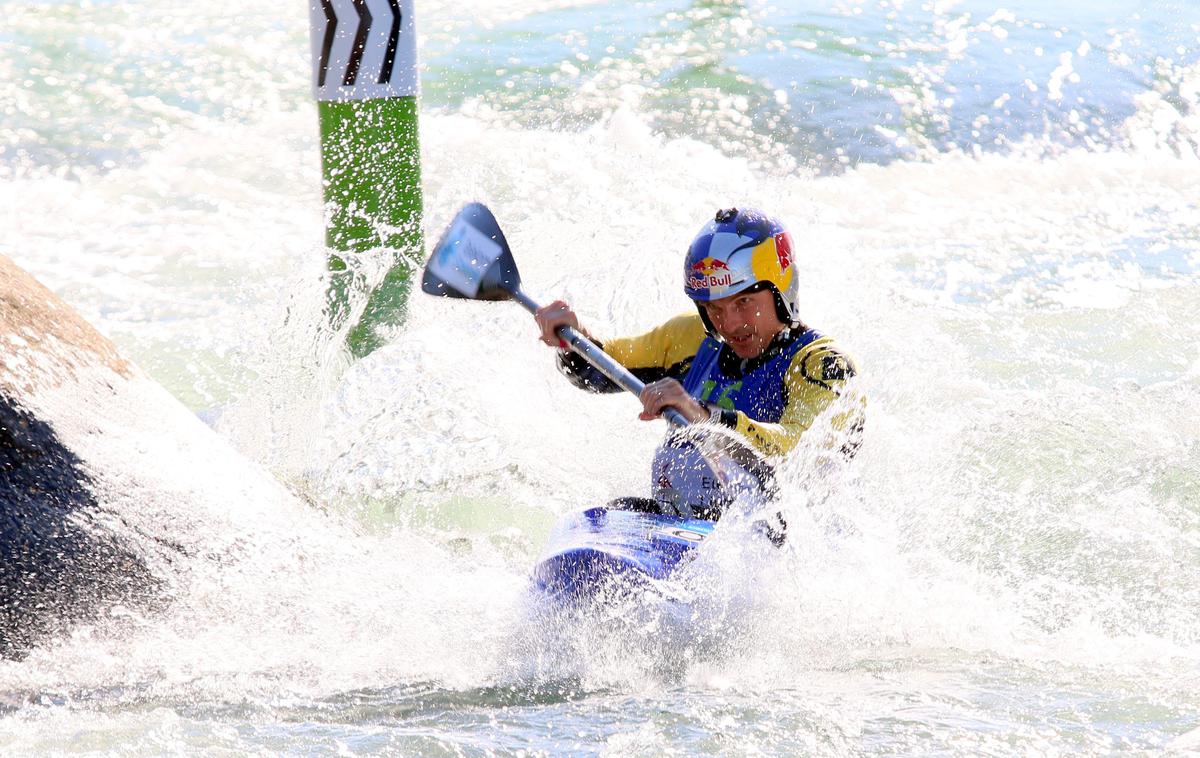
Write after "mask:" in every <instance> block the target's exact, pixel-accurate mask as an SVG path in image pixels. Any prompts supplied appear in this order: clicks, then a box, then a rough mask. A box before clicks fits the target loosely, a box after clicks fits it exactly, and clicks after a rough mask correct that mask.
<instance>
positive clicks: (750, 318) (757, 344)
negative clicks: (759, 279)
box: [701, 289, 786, 358]
mask: <svg viewBox="0 0 1200 758" xmlns="http://www.w3.org/2000/svg"><path fill="white" fill-rule="evenodd" d="M701 306H702V307H703V308H704V311H705V313H707V314H708V320H709V321H711V322H712V325H713V328H714V329H716V330H717V333H718V334H720V335H721V337H722V338H723V339H724V340H725V342H726V343H728V344H729V347H730V348H731V349H732V350H733V352H735V353H737V356H738V357H739V358H754V357H756V356H758V355H761V354H762V352H763V351H764V350H766V349H767V346H768V345H770V344H771V340H773V339H774V338H775V335H776V334H779V332H780V331H782V330H783V328H784V327H785V326H786V324H784V323H783V322H782V321H780V320H779V315H778V314H777V313H776V312H775V295H774V293H772V292H771V290H769V289H765V290H759V291H758V292H750V293H746V292H739V293H738V294H736V295H730V296H729V297H723V298H720V299H718V300H712V301H710V302H707V303H701Z"/></svg>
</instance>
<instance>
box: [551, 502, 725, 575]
mask: <svg viewBox="0 0 1200 758" xmlns="http://www.w3.org/2000/svg"><path fill="white" fill-rule="evenodd" d="M714 526H715V524H714V523H713V522H712V521H705V520H701V519H691V518H683V517H681V516H667V515H663V514H659V513H645V512H641V511H632V510H622V509H617V508H610V507H597V508H589V509H588V510H585V511H581V512H578V513H573V514H571V515H569V516H566V517H564V518H563V519H562V520H560V521H559V522H558V524H556V525H555V528H554V530H553V531H552V532H551V534H550V538H549V540H548V541H547V545H546V549H545V551H544V552H543V554H542V557H541V558H540V559H538V562H537V565H536V566H534V569H533V580H534V583H535V584H536V585H537V587H538V588H539V589H540V590H542V591H543V592H546V593H548V594H550V595H553V596H555V597H560V598H564V597H565V598H585V597H590V596H592V595H594V594H596V593H597V592H599V591H601V590H602V589H603V588H606V587H612V586H614V585H617V586H622V587H627V588H633V587H637V586H640V585H644V584H646V583H648V582H649V581H652V580H662V579H666V578H668V577H669V576H670V575H671V573H672V572H673V571H674V570H675V569H676V568H677V567H679V566H680V565H682V564H684V563H686V562H687V561H688V560H689V559H690V558H691V557H693V552H694V551H695V549H696V548H697V547H699V546H700V545H701V544H703V543H704V541H705V540H706V539H707V538H708V537H709V535H710V534H711V533H712V530H713V527H714Z"/></svg>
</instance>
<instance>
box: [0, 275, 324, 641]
mask: <svg viewBox="0 0 1200 758" xmlns="http://www.w3.org/2000/svg"><path fill="white" fill-rule="evenodd" d="M316 517H317V514H315V513H314V512H313V510H312V509H310V508H307V507H305V506H304V505H303V504H302V503H301V502H299V500H298V499H297V498H295V497H293V496H292V494H291V493H290V492H288V491H287V490H286V489H284V488H283V487H282V486H280V485H279V484H278V483H277V482H276V481H275V480H274V479H273V478H272V477H271V476H270V475H269V474H268V473H267V472H266V471H264V470H263V469H262V468H261V467H259V466H257V465H255V464H253V463H251V462H249V461H247V460H245V459H244V458H243V457H242V456H240V455H239V454H238V453H237V452H236V451H234V450H233V449H232V448H231V447H230V446H229V445H228V444H227V443H226V442H225V441H224V440H222V439H221V438H220V437H219V436H217V435H216V434H215V433H214V432H213V431H212V430H211V429H209V428H208V427H207V426H205V425H204V424H203V423H202V422H200V421H199V420H198V419H197V418H196V417H195V415H194V414H192V413H191V412H190V411H188V409H187V408H185V407H183V405H181V404H180V403H179V402H178V401H176V400H175V399H174V398H173V397H171V396H170V395H169V394H168V393H167V392H166V391H165V390H163V389H162V387H160V386H159V385H157V384H156V383H154V382H153V381H152V380H150V379H149V378H148V377H146V376H145V374H143V373H142V372H141V371H140V370H138V369H137V368H136V367H135V366H133V365H132V364H131V363H129V361H127V360H125V359H124V358H123V357H122V356H121V355H120V353H119V352H118V350H117V349H116V347H115V346H114V345H113V344H112V343H111V342H110V341H109V340H107V339H106V338H105V337H103V336H102V335H101V334H99V332H97V331H96V330H95V329H93V328H92V327H91V326H90V325H89V324H87V322H86V321H84V319H83V318H82V317H80V316H79V315H78V314H77V313H76V312H75V311H73V310H72V309H71V308H70V307H69V306H67V305H66V304H65V303H63V302H62V301H61V300H59V299H58V298H57V297H56V296H55V295H54V294H53V293H51V292H50V291H49V290H47V289H46V288H45V287H43V286H41V285H40V284H39V283H38V282H36V281H35V280H34V279H33V277H31V276H30V275H29V274H27V273H26V272H24V271H22V270H21V269H20V268H18V267H17V266H16V265H14V264H13V263H12V262H11V261H10V260H8V259H6V258H4V257H3V256H0V656H4V657H9V658H12V657H19V656H21V655H22V654H23V653H25V652H26V651H28V649H29V648H30V646H32V645H36V644H38V643H39V641H42V640H45V639H47V638H50V637H53V636H54V635H56V634H60V633H63V632H65V631H67V630H69V629H70V628H71V627H72V626H73V625H75V624H78V623H79V622H80V621H86V620H93V619H98V618H100V617H103V616H104V615H106V614H109V613H110V612H113V611H114V609H115V608H116V607H117V606H125V607H128V608H134V609H137V610H139V611H142V610H145V609H147V608H153V607H155V606H157V605H159V604H161V603H164V602H167V601H169V600H170V599H171V597H172V595H173V594H174V593H177V592H179V591H180V590H181V588H183V587H185V586H186V583H187V582H188V581H189V578H190V577H191V576H192V575H193V574H195V573H196V572H197V571H202V570H203V569H204V566H210V567H217V568H218V569H219V568H221V567H224V566H227V565H228V564H230V563H232V562H237V561H242V560H245V559H246V558H247V557H253V558H254V559H256V560H259V561H260V562H263V561H264V558H265V557H267V556H272V554H273V557H271V558H270V560H273V561H274V563H273V564H272V566H271V568H272V570H277V569H278V568H280V567H281V566H285V565H286V564H287V563H288V562H289V561H291V560H294V559H295V557H296V550H297V549H298V548H296V547H295V546H293V545H291V543H290V541H289V540H288V538H287V537H286V535H287V534H288V531H289V528H290V527H292V526H296V525H299V524H300V523H301V522H302V521H311V520H312V519H314V518H316ZM281 535H283V536H282V537H281ZM281 545H282V547H280V546H281ZM115 615H121V614H115Z"/></svg>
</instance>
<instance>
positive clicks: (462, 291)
mask: <svg viewBox="0 0 1200 758" xmlns="http://www.w3.org/2000/svg"><path fill="white" fill-rule="evenodd" d="M421 289H422V290H423V291H424V292H426V293H428V294H430V295H439V296H442V297H455V298H464V299H467V300H515V301H517V302H518V303H520V304H521V305H522V306H523V307H524V308H525V310H527V311H529V312H530V313H534V312H535V311H537V309H538V308H539V307H540V306H539V305H538V304H537V303H536V302H534V300H533V299H532V298H531V297H529V295H527V294H525V291H524V290H522V289H521V274H520V273H518V272H517V263H516V261H515V260H514V259H513V255H512V251H511V250H510V249H509V247H508V241H507V240H506V239H504V232H502V231H500V225H499V224H498V223H496V217H495V216H493V215H492V212H491V211H490V210H488V208H487V206H485V205H483V204H482V203H471V204H469V205H466V206H463V209H462V210H460V211H459V212H458V215H457V216H455V217H454V220H453V221H451V222H450V226H448V227H447V228H446V231H445V233H443V234H442V238H441V239H440V240H438V243H437V245H435V246H434V248H433V254H432V255H430V256H429V262H428V263H426V264H425V275H424V277H423V278H422V280H421ZM555 334H557V335H558V337H559V339H561V340H562V341H563V342H565V343H566V344H567V346H568V347H570V349H571V350H573V351H574V352H576V353H578V354H579V355H580V356H581V357H582V358H583V359H584V360H585V361H587V362H588V363H590V364H591V365H592V366H594V367H596V368H597V369H598V370H599V371H600V372H601V373H603V374H604V375H605V376H607V377H608V378H609V379H611V380H613V382H615V383H616V384H617V386H619V387H621V388H622V389H624V390H628V391H629V392H632V393H633V394H634V395H641V394H642V390H643V389H644V388H645V386H646V385H645V384H644V383H643V382H642V381H641V380H640V379H638V378H637V377H636V376H634V375H633V374H631V373H629V370H628V369H626V368H625V367H624V366H622V365H621V364H620V363H617V362H616V361H615V360H613V358H612V357H611V356H610V355H609V354H608V353H606V352H604V351H603V350H601V349H600V347H599V346H597V345H596V343H594V342H592V341H591V340H589V339H588V338H587V337H584V336H583V335H582V334H580V333H579V331H578V330H576V329H572V328H571V327H569V326H560V327H558V329H556V330H555ZM662 415H663V417H664V418H666V420H667V421H668V422H670V423H671V424H672V425H673V426H679V427H683V426H687V425H688V424H689V422H688V420H687V419H686V418H684V416H683V414H682V413H680V412H679V411H677V410H675V409H674V408H667V409H666V410H664V411H663V414H662Z"/></svg>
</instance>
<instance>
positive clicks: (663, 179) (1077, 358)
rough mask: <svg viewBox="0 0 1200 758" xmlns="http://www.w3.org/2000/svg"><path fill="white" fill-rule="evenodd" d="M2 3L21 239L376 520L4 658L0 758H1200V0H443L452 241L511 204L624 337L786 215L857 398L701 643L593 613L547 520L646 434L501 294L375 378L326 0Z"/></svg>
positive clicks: (441, 318) (426, 64) (297, 483)
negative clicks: (353, 248)
mask: <svg viewBox="0 0 1200 758" xmlns="http://www.w3.org/2000/svg"><path fill="white" fill-rule="evenodd" d="M2 15H3V16H4V23H3V26H2V27H0V207H2V208H3V211H0V219H2V220H3V223H2V226H3V229H4V234H3V235H2V238H0V253H3V254H5V255H8V256H10V257H11V258H13V259H14V260H15V261H16V262H17V263H18V264H20V265H22V266H24V267H26V268H27V269H29V270H30V271H32V272H33V273H34V274H35V275H37V276H38V277H39V278H40V279H41V280H42V281H43V282H44V283H45V284H46V285H47V286H49V287H51V288H52V289H53V290H54V291H55V292H56V293H58V294H59V295H60V296H62V297H63V298H64V299H66V300H67V301H68V302H70V303H71V304H72V305H73V306H75V307H76V308H77V309H79V310H80V312H81V313H83V315H84V316H85V317H87V318H88V319H89V320H90V321H91V322H92V323H93V324H95V325H96V326H98V327H99V328H100V329H101V330H102V331H104V332H105V333H106V334H108V335H109V336H111V337H112V338H113V339H114V340H115V341H116V342H117V343H118V344H119V345H120V347H121V348H122V349H123V350H124V351H125V352H126V353H127V354H128V355H129V356H130V357H132V358H133V359H134V360H135V361H136V362H137V363H138V364H139V365H141V366H142V367H143V368H144V369H145V370H146V371H147V372H148V373H150V374H151V375H152V376H153V377H154V378H155V379H156V380H158V381H159V382H161V383H162V384H163V385H164V386H165V387H166V388H167V389H169V390H170V391H171V392H172V393H173V394H175V395H176V396H177V397H178V398H180V400H181V401H182V402H184V403H185V404H186V405H187V406H188V407H189V408H191V409H193V410H194V411H195V412H196V413H198V414H200V415H201V416H202V417H203V418H205V419H206V420H207V421H208V422H209V423H210V424H212V425H213V427H214V428H215V430H216V431H217V433H219V434H220V435H221V436H223V437H225V438H226V439H228V440H230V441H231V442H232V443H233V444H235V445H236V446H237V447H238V448H239V449H241V450H242V451H243V452H244V454H245V455H247V456H248V457H250V458H253V459H255V460H257V461H259V462H261V463H262V464H263V465H264V466H266V467H267V468H269V469H270V470H271V471H272V472H273V473H274V474H275V475H276V476H277V477H279V478H280V479H282V480H283V481H285V482H287V483H288V484H289V485H290V486H291V487H293V488H294V489H295V490H296V491H297V492H299V493H301V494H302V495H303V496H305V497H306V498H308V499H309V500H311V501H312V503H313V507H314V508H319V509H321V510H322V511H324V512H325V513H327V514H328V519H329V522H330V524H331V525H332V526H331V529H334V530H341V531H344V532H345V537H344V539H343V540H342V545H343V552H340V553H337V554H336V555H335V560H328V561H321V562H314V563H315V565H312V566H311V567H310V568H309V569H307V571H306V573H304V575H302V576H298V575H295V574H281V575H277V576H275V577H274V578H273V579H272V580H271V581H269V582H266V583H263V582H261V581H259V580H255V581H253V582H252V581H249V580H248V579H246V578H245V577H242V576H241V575H240V574H239V572H238V569H237V567H236V566H230V567H229V569H228V571H227V572H226V573H225V574H224V575H221V576H220V577H219V578H216V579H213V580H212V583H211V584H206V585H204V586H197V587H195V588H194V590H193V593H192V595H191V596H185V597H181V598H178V599H177V600H176V602H175V604H174V605H172V606H171V608H170V609H168V610H166V611H164V612H162V613H159V614H156V615H152V616H147V617H144V618H135V619H132V620H130V619H123V620H122V623H121V624H120V627H119V630H114V629H109V628H106V626H105V625H104V624H97V625H94V626H89V627H85V628H82V629H80V630H79V631H78V632H77V633H76V634H74V635H73V636H71V637H70V638H68V639H64V640H60V641H57V642H55V643H53V644H50V645H47V646H45V647H43V648H41V649H38V650H36V651H34V652H33V653H32V654H31V655H30V656H29V657H27V658H26V659H25V660H22V661H19V662H4V663H0V754H5V755H31V754H69V755H76V754H88V755H98V754H121V755H157V754H210V755H242V754H263V755H268V754H270V755H274V754H303V755H324V754H338V755H346V754H392V755H489V754H520V753H522V752H523V753H524V754H530V755H594V754H605V755H620V756H625V755H647V756H650V755H654V756H658V755H756V754H764V755H831V756H842V755H875V754H899V755H913V756H925V755H937V754H941V755H946V754H951V755H953V754H971V755H1063V754H1071V755H1076V754H1091V755H1108V754H1114V753H1130V754H1146V755H1151V754H1154V755H1157V754H1161V753H1163V752H1167V753H1174V754H1180V755H1182V754H1187V753H1189V752H1195V751H1200V731H1197V730H1198V729H1200V421H1198V420H1197V419H1198V418H1200V157H1198V156H1200V9H1198V8H1197V6H1196V5H1194V4H1192V3H1185V2H1170V1H1168V0H1154V1H1150V2H1133V1H1132V0H1095V1H1093V2H1074V1H1073V2H1063V3H1057V4H1053V5H1052V6H1051V7H1049V8H1047V7H1046V4H1043V3H1033V2H1029V1H1028V0H1017V1H1016V2H1010V3H1007V4H1004V5H1003V6H1002V7H1001V6H997V5H993V4H988V3H985V2H982V1H981V0H962V1H959V2H956V1H955V0H929V1H928V2H923V3H918V2H905V1H904V0H874V1H866V0H864V1H863V2H855V1H853V0H843V1H842V2H833V3H816V2H808V0H800V1H798V2H793V3H786V4H785V3H769V2H754V1H750V0H747V1H745V2H736V1H733V0H725V1H721V0H708V1H701V0H695V1H694V2H687V1H685V0H658V1H651V2H637V3H622V4H606V3H599V2H585V1H583V0H495V1H494V2H480V3H477V4H475V5H474V6H472V5H471V4H469V3H468V4H464V3H447V2H429V3H424V2H421V3H418V8H417V25H418V31H419V56H420V61H421V67H422V71H421V78H422V88H423V90H422V122H421V130H422V157H423V164H424V165H423V168H424V190H425V202H426V206H425V207H426V219H425V224H426V230H427V235H428V236H430V237H433V236H436V234H437V233H438V232H439V231H440V229H441V228H442V226H443V225H444V224H445V223H446V222H447V221H448V220H449V219H450V217H451V216H452V215H453V213H454V211H455V209H456V208H457V207H458V206H459V205H461V204H462V203H464V202H467V201H470V200H482V201H484V202H486V203H488V204H489V205H490V206H491V207H492V209H493V210H494V211H495V213H496V215H497V217H498V219H499V220H500V223H501V225H502V226H503V228H504V229H505V231H506V234H507V236H508V239H509V241H510V243H511V244H512V246H513V249H514V252H515V254H516V256H517V260H518V262H519V263H520V266H521V270H522V274H523V277H524V280H525V283H526V287H527V289H528V290H529V291H530V292H531V294H533V295H534V296H535V297H539V298H550V297H566V298H568V299H570V300H571V301H572V302H573V303H574V304H575V305H576V307H577V308H578V310H579V311H580V312H581V313H582V314H584V315H585V317H586V322H587V324H588V326H589V327H590V328H591V330H592V331H593V332H595V333H597V334H598V335H601V336H603V335H615V334H621V333H630V332H633V331H635V330H638V329H640V328H645V327H648V326H650V325H653V324H655V323H657V322H659V321H660V320H663V319H665V318H667V317H669V316H671V315H673V314H675V313H678V312H681V311H683V310H686V309H687V308H688V303H687V302H686V300H685V299H684V297H683V295H682V292H681V291H680V289H681V288H680V282H679V281H678V277H679V265H680V259H681V257H682V254H683V251H684V250H685V248H686V245H687V243H688V242H689V241H690V238H691V235H692V234H693V233H694V232H695V230H696V229H698V228H699V226H700V225H701V224H702V223H703V221H704V220H705V219H706V218H708V217H709V216H710V214H711V213H712V211H713V210H714V209H715V208H717V207H721V206H728V205H742V204H745V205H757V206H760V207H763V208H767V209H770V210H772V211H773V212H775V213H776V214H778V215H780V216H782V217H784V218H785V219H787V220H788V222H789V224H790V225H791V228H792V233H793V237H794V239H795V240H796V248H797V258H798V261H799V265H800V267H801V270H802V271H803V274H804V279H803V280H802V288H801V298H802V304H801V310H802V314H803V315H804V317H805V318H806V320H808V321H809V322H810V323H812V324H813V325H815V326H817V327H818V328H820V329H822V330H823V331H825V332H827V333H830V334H832V335H834V336H835V337H836V338H837V339H838V340H839V341H840V342H841V343H842V344H843V345H844V346H846V347H847V348H848V349H849V350H850V351H851V352H853V353H854V354H855V356H856V357H857V359H858V363H859V365H860V366H861V369H862V377H861V381H862V386H863V388H864V390H865V391H866V392H867V394H868V395H869V398H870V401H869V403H870V405H869V416H868V427H867V438H866V444H865V445H864V447H863V450H862V453H861V455H860V456H859V458H858V460H857V461H856V462H855V464H854V466H853V467H852V469H850V470H848V471H846V472H844V475H843V476H842V477H841V481H840V483H839V485H838V486H836V487H831V488H829V489H828V490H827V491H822V492H815V493H814V492H803V491H800V490H799V488H798V487H797V488H794V489H793V490H792V491H791V493H790V494H789V496H788V498H787V502H786V503H785V509H787V511H788V513H789V515H790V520H791V523H792V526H793V528H792V539H791V540H790V542H789V544H788V545H787V547H785V548H784V549H783V550H774V549H771V550H764V549H762V547H761V546H760V545H759V544H758V543H757V542H756V541H755V540H754V539H753V537H752V536H751V535H749V534H747V533H745V532H744V530H742V531H739V529H738V528H736V526H731V527H730V528H728V529H726V530H725V531H724V533H722V534H720V535H719V536H718V538H716V539H715V541H714V542H713V544H712V550H710V551H708V554H707V555H705V556H704V557H703V559H702V560H701V561H699V562H698V563H697V564H696V565H695V567H694V571H693V574H692V577H691V578H692V579H693V584H692V585H690V586H691V587H692V590H693V591H695V592H696V599H695V604H694V606H693V615H692V616H691V617H690V618H684V619H681V618H678V617H676V616H673V615H671V614H669V613H666V612H664V611H660V610H658V609H656V608H655V607H653V606H644V607H637V608H629V607H627V608H614V609H610V610H609V611H608V612H607V613H605V614H603V615H602V617H595V616H593V617H589V618H578V619H568V620H563V619H558V618H548V617H547V616H546V615H545V614H544V613H543V612H542V610H543V609H540V608H539V607H538V606H537V604H536V602H535V601H534V600H532V599H531V597H530V595H529V593H528V585H527V582H528V580H527V576H528V571H529V569H530V567H531V565H532V564H533V561H534V560H535V559H536V557H537V555H538V551H539V549H540V546H541V544H542V541H543V539H544V538H545V536H546V534H547V532H548V530H549V528H550V526H551V525H552V524H553V522H554V521H555V519H556V518H557V517H558V516H560V515H562V514H565V513H567V512H569V511H571V510H572V509H576V508H579V507H582V506H585V505H590V504H596V503H599V502H602V501H604V500H607V499H609V498H610V497H613V496H615V495H619V494H629V493H641V492H645V491H646V490H647V489H648V486H649V483H648V481H646V479H647V476H648V474H647V471H648V461H649V457H650V455H651V452H652V450H653V448H654V446H655V444H656V442H657V440H658V439H659V436H660V435H661V433H662V427H661V425H660V424H657V423H650V424H648V423H643V422H639V421H637V419H636V404H635V403H634V401H633V400H631V399H630V398H628V397H620V396H613V397H594V396H587V395H584V394H582V393H579V392H577V391H575V390H573V389H572V388H570V387H569V386H567V385H566V384H565V382H564V381H563V380H562V379H561V378H560V377H559V376H558V375H557V374H556V372H555V371H554V369H553V361H552V356H551V354H550V353H549V351H547V350H546V349H545V348H544V347H542V346H541V345H540V344H539V343H537V341H536V340H535V332H534V329H533V327H532V324H531V323H530V319H529V318H528V316H527V315H526V314H524V312H523V311H521V310H520V309H519V308H517V307H516V306H513V305H509V304H479V303H463V302H457V303H454V302H449V301H440V300H434V299H431V298H425V297H416V298H414V299H413V301H412V303H411V311H410V313H409V316H408V320H407V322H406V324H405V326H404V327H403V328H401V329H400V330H398V332H397V333H396V334H394V335H393V336H392V339H391V341H390V342H389V344H387V345H386V346H385V347H384V348H382V349H380V350H379V351H377V352H376V353H374V354H372V355H371V356H369V357H367V358H366V359H364V360H361V361H359V362H357V363H353V364H350V363H349V362H348V361H347V360H346V359H345V358H344V356H343V355H342V354H341V352H340V350H339V349H338V347H337V346H338V344H339V335H336V334H331V333H330V332H329V331H328V330H327V329H324V328H323V327H322V325H321V317H320V309H321V302H322V292H323V287H324V283H323V281H322V266H323V261H324V250H323V249H322V247H321V240H322V219H321V213H322V209H321V197H320V193H321V191H320V166H319V154H318V142H317V132H316V112H315V106H314V105H313V103H312V100H311V94H310V84H309V77H310V61H309V54H310V52H309V43H308V19H307V16H306V9H305V8H304V7H302V6H300V5H296V4H292V5H283V6H279V7H275V6H273V5H258V6H247V5H245V4H243V3H235V2H231V1H230V0H215V1H214V2H209V3H202V4H194V3H186V2H182V1H180V0H159V1H158V2H153V3H152V2H146V1H145V0H142V1H140V2H138V1H126V2H107V1H105V0H85V1H84V2H71V3H66V2H31V1H29V0H9V2H6V3H5V4H4V5H3V13H2ZM805 467H806V464H805V462H804V461H803V460H798V461H794V462H793V463H792V464H791V466H790V468H789V473H788V475H789V476H792V477H793V480H794V481H795V482H800V481H803V477H804V475H805ZM272 528H275V529H277V527H272ZM304 528H305V529H307V528H311V527H304ZM320 536H321V537H325V536H327V535H320ZM317 537H318V535H308V534H305V533H304V532H303V529H301V530H297V531H295V532H286V533H266V534H264V535H263V539H264V540H267V541H270V542H272V543H275V544H279V545H286V546H291V545H295V546H296V547H295V549H296V550H298V551H303V550H304V545H305V542H306V540H307V539H310V538H312V539H314V540H315V539H316V538H317ZM289 549H290V548H289ZM255 576H256V577H257V576H260V574H258V573H256V574H255Z"/></svg>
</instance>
